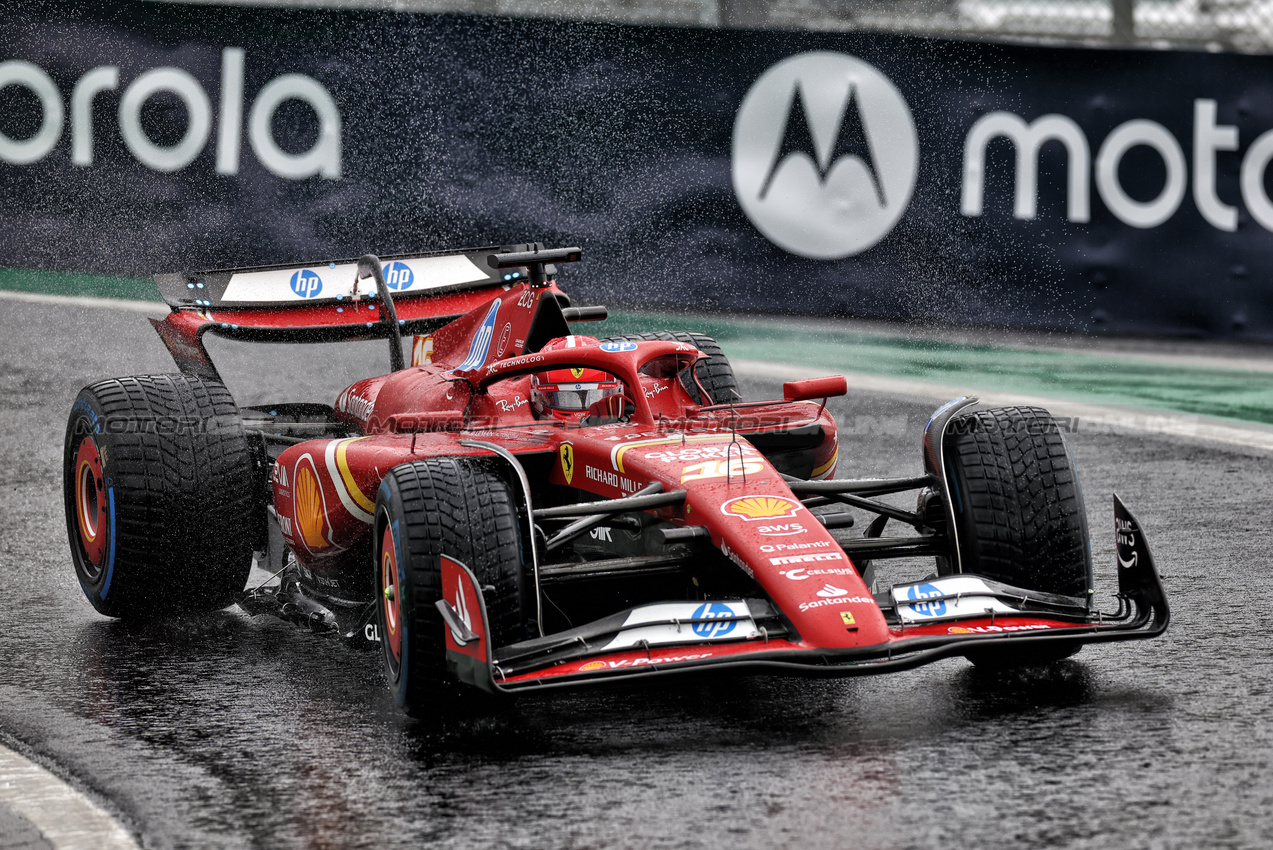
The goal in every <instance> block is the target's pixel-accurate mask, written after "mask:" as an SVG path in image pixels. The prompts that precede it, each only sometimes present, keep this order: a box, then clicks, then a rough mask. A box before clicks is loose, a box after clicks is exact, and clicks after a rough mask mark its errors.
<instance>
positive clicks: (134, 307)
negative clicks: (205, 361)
mask: <svg viewBox="0 0 1273 850" xmlns="http://www.w3.org/2000/svg"><path fill="white" fill-rule="evenodd" d="M0 300H4V301H26V302H27V303H30V304H64V305H66V306H68V307H99V308H105V309H107V310H131V311H133V312H135V313H152V314H154V315H156V316H162V315H164V314H165V313H167V312H168V305H166V304H160V303H157V302H154V301H129V300H127V299H124V298H89V297H88V296H84V295H45V294H43V293H40V292H16V291H13V290H8V289H0Z"/></svg>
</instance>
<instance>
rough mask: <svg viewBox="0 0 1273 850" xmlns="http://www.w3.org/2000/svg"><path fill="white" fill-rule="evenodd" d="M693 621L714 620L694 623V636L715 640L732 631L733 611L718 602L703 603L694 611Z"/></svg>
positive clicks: (733, 624) (734, 623)
mask: <svg viewBox="0 0 1273 850" xmlns="http://www.w3.org/2000/svg"><path fill="white" fill-rule="evenodd" d="M694 619H695V620H703V619H707V620H715V621H716V622H708V623H695V624H694V634H696V635H698V636H699V637H705V638H715V637H721V636H723V635H727V634H729V633H730V632H732V631H733V630H734V626H735V625H737V623H736V622H735V620H734V610H733V609H732V608H730V607H729V606H728V605H723V604H721V603H720V602H705V603H703V604H702V605H700V606H698V608H697V609H695V611H694Z"/></svg>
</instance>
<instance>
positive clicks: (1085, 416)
mask: <svg viewBox="0 0 1273 850" xmlns="http://www.w3.org/2000/svg"><path fill="white" fill-rule="evenodd" d="M731 362H732V364H733V366H734V370H735V371H736V372H738V373H739V374H745V375H754V376H757V377H765V378H785V379H787V380H799V379H801V378H817V377H821V376H823V375H826V374H828V372H827V371H826V370H823V369H813V368H810V367H808V366H791V365H786V364H782V363H764V362H761V361H758V360H734V361H731ZM843 374H844V376H845V377H846V378H848V381H849V386H850V387H853V388H854V389H860V390H867V391H868V392H880V393H890V394H892V395H909V396H918V397H920V398H926V399H937V400H941V401H947V400H949V399H952V398H958V397H959V396H965V395H972V396H977V398H979V399H981V401H982V402H984V403H986V404H988V405H993V406H996V407H997V406H1002V405H1036V406H1039V407H1046V408H1048V409H1049V410H1050V411H1051V412H1052V415H1053V416H1056V417H1067V418H1069V419H1071V420H1072V421H1073V420H1075V419H1077V423H1076V430H1077V431H1078V432H1079V433H1083V432H1084V431H1088V432H1099V433H1118V432H1121V431H1137V432H1140V433H1144V434H1166V435H1169V436H1173V437H1187V438H1190V439H1194V440H1204V441H1206V442H1210V443H1223V444H1225V445H1231V446H1246V447H1249V448H1257V449H1266V450H1270V451H1273V427H1269V426H1267V425H1260V424H1258V423H1242V422H1235V421H1232V420H1228V419H1220V418H1218V417H1214V416H1199V415H1196V414H1188V413H1168V412H1164V411H1160V410H1145V409H1143V408H1135V407H1118V406H1115V405H1107V404H1089V403H1085V402H1071V401H1062V400H1060V399H1055V398H1048V397H1046V396H1034V395H1022V394H1018V393H1005V392H998V391H995V390H978V389H976V388H973V387H967V386H954V385H950V384H937V383H931V382H928V381H913V380H909V379H906V378H883V377H880V376H879V375H863V374H858V373H854V372H845V373H843Z"/></svg>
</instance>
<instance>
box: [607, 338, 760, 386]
mask: <svg viewBox="0 0 1273 850" xmlns="http://www.w3.org/2000/svg"><path fill="white" fill-rule="evenodd" d="M628 340H630V341H632V342H657V341H659V340H671V341H673V342H685V343H689V344H690V345H692V346H694V347H695V348H697V349H698V350H699V351H701V352H703V353H704V354H706V355H707V359H706V360H704V361H702V362H700V363H699V364H698V365H697V366H696V367H694V374H695V377H697V378H698V383H701V384H702V385H703V389H705V390H707V395H708V398H709V400H708V401H706V402H705V401H703V394H702V393H701V392H699V389H698V385H697V384H696V383H695V381H694V378H693V377H691V376H690V373H689V372H684V373H682V375H681V385H682V386H683V387H685V390H686V392H688V393H689V394H690V398H691V399H693V401H694V403H695V404H728V403H729V402H731V401H737V400H739V399H741V398H742V396H741V395H740V394H739V393H738V380H737V379H736V378H735V377H734V369H733V367H732V366H730V365H729V358H727V357H726V356H725V354H724V352H722V351H721V347H720V345H719V344H718V343H717V342H716V340H714V339H712V338H711V337H710V336H707V335H706V334H700V333H693V332H691V331H651V332H648V333H632V334H624V335H623V336H616V337H610V338H608V339H603V340H601V341H602V342H623V341H628Z"/></svg>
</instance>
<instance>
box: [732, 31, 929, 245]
mask: <svg viewBox="0 0 1273 850" xmlns="http://www.w3.org/2000/svg"><path fill="white" fill-rule="evenodd" d="M918 169H919V144H918V142H917V141H916V137H915V122H914V120H913V119H912V118H911V112H910V108H909V107H908V106H907V105H906V100H905V99H904V98H903V97H902V94H901V92H899V91H898V90H897V88H896V87H895V86H894V85H893V84H892V83H891V82H890V81H889V79H888V78H887V77H885V76H884V75H883V74H881V73H880V72H879V71H878V70H876V69H875V68H874V67H872V66H871V65H868V64H867V63H865V62H863V61H862V60H861V59H857V58H855V57H853V56H848V55H846V54H843V53H833V52H830V51H817V52H811V53H801V54H798V55H796V56H791V57H788V58H787V59H784V60H782V61H781V62H779V63H778V64H776V65H774V66H773V67H772V68H770V69H769V70H767V71H765V73H763V74H761V75H760V78H759V79H758V80H756V82H755V84H753V85H752V87H751V89H750V91H748V92H747V95H746V97H744V98H743V102H742V105H741V106H740V107H739V108H738V116H737V117H736V118H735V120H734V142H733V161H732V168H731V177H732V180H733V184H734V194H735V195H736V196H737V197H738V203H739V204H740V205H741V206H742V208H743V212H744V213H746V214H747V217H748V218H749V219H750V220H751V223H752V224H754V225H755V226H756V229H757V230H759V231H760V232H761V233H763V234H764V235H765V237H766V238H768V239H769V240H770V241H771V242H773V243H774V244H775V245H777V246H778V247H780V248H782V249H783V250H784V251H788V252H790V253H792V254H798V255H800V256H802V257H809V258H811V259H817V260H838V259H841V258H844V257H851V256H853V255H854V254H859V253H861V252H863V251H865V250H867V249H868V248H870V247H871V246H873V245H875V244H876V243H877V242H879V241H880V240H881V239H883V238H884V237H885V236H887V235H888V233H889V231H891V230H892V229H893V226H894V225H896V224H897V221H898V219H900V218H901V217H902V213H904V212H905V211H906V207H907V205H908V204H909V203H910V199H911V192H912V191H913V190H914V188H915V177H916V173H917V171H918Z"/></svg>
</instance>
